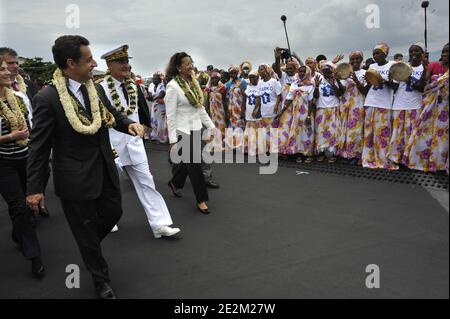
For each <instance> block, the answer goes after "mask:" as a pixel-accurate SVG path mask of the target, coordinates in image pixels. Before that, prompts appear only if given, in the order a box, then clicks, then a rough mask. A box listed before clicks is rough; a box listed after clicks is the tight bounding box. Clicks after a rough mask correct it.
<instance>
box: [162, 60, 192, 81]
mask: <svg viewBox="0 0 450 319" xmlns="http://www.w3.org/2000/svg"><path fill="white" fill-rule="evenodd" d="M187 57H189V58H191V56H190V55H189V54H187V53H186V52H179V53H175V54H174V55H173V56H172V57H171V58H170V61H169V65H168V66H167V70H166V80H167V83H169V82H170V81H172V79H173V78H174V77H176V76H177V75H178V74H179V73H178V68H179V67H180V66H181V64H182V63H183V59H184V58H187ZM191 59H192V58H191Z"/></svg>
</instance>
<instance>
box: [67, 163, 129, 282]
mask: <svg viewBox="0 0 450 319" xmlns="http://www.w3.org/2000/svg"><path fill="white" fill-rule="evenodd" d="M61 202H62V206H63V209H64V214H65V216H66V219H67V221H68V223H69V226H70V229H71V230H72V233H73V236H74V237H75V241H76V242H77V244H78V248H79V250H80V253H81V257H82V258H83V261H84V264H85V265H86V268H87V270H88V271H89V272H90V273H91V275H92V278H93V280H94V283H95V284H96V285H97V284H101V283H105V282H109V281H110V278H109V271H108V264H107V263H106V260H105V258H104V257H103V253H102V249H101V246H100V244H101V242H102V241H103V239H105V238H106V236H107V235H108V234H109V233H110V231H111V229H112V228H113V227H114V225H116V224H117V222H118V221H119V219H120V217H121V216H122V198H121V194H120V191H118V190H117V188H116V187H114V185H113V183H112V181H111V179H110V177H109V175H108V172H107V171H106V164H105V163H103V190H102V194H101V195H100V197H99V198H97V199H94V200H86V201H71V200H65V199H61Z"/></svg>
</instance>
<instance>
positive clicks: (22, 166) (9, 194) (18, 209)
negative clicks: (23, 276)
mask: <svg viewBox="0 0 450 319" xmlns="http://www.w3.org/2000/svg"><path fill="white" fill-rule="evenodd" d="M26 167H27V160H26V159H24V160H0V193H1V194H2V197H3V199H4V200H5V202H6V203H7V205H8V210H9V216H10V218H11V221H12V224H13V231H12V239H13V241H14V242H15V243H17V244H18V245H19V246H20V248H21V249H22V253H23V256H24V257H25V258H26V259H33V258H36V257H39V256H40V255H41V249H40V246H39V241H38V239H37V236H36V231H35V228H36V216H35V215H34V213H33V212H32V211H31V209H30V208H29V207H28V206H27V204H26V195H25V194H26V180H27V173H26Z"/></svg>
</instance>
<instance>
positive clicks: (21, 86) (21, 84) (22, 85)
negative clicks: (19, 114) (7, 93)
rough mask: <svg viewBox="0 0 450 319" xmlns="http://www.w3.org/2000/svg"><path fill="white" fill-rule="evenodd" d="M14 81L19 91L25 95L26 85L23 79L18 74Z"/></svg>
mask: <svg viewBox="0 0 450 319" xmlns="http://www.w3.org/2000/svg"><path fill="white" fill-rule="evenodd" d="M16 81H17V85H18V86H19V91H20V92H22V93H23V94H25V95H26V94H27V88H28V86H27V85H26V83H25V80H24V79H23V77H22V76H21V75H20V74H18V75H17V76H16Z"/></svg>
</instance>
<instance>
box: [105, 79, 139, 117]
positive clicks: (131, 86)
mask: <svg viewBox="0 0 450 319" xmlns="http://www.w3.org/2000/svg"><path fill="white" fill-rule="evenodd" d="M105 80H106V83H107V84H108V90H109V93H111V98H112V100H113V103H114V107H115V108H116V110H117V111H118V112H120V113H122V114H123V115H125V116H128V115H131V114H133V113H134V112H135V111H136V107H137V87H136V84H135V83H134V81H133V80H132V79H131V78H127V79H126V80H125V86H126V90H127V94H128V99H129V106H128V107H127V108H125V107H124V106H123V105H122V103H121V102H120V97H119V94H118V93H117V90H116V85H115V83H114V80H113V77H112V76H111V75H109V74H108V75H107V76H106V77H105Z"/></svg>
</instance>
